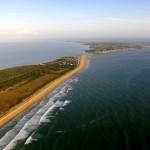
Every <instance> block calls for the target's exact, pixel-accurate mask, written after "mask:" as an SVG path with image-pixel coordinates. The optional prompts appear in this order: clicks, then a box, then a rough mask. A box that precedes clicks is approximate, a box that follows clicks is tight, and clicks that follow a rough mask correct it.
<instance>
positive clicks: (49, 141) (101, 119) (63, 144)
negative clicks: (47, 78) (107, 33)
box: [0, 49, 150, 150]
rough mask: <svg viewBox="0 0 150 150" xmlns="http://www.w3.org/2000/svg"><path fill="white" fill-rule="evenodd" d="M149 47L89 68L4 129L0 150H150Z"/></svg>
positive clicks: (93, 60) (98, 60) (93, 59)
mask: <svg viewBox="0 0 150 150" xmlns="http://www.w3.org/2000/svg"><path fill="white" fill-rule="evenodd" d="M149 133H150V49H143V50H133V51H116V52H111V53H106V54H103V55H90V56H89V58H88V62H87V66H86V67H85V68H84V69H83V70H82V71H80V72H79V73H77V74H76V75H74V76H73V77H71V78H70V79H68V80H67V81H65V82H63V83H62V84H61V85H60V86H58V87H57V88H56V89H54V90H53V91H51V92H50V93H49V94H48V95H46V96H45V97H44V98H43V99H42V101H40V102H39V103H37V104H35V105H34V106H32V107H31V108H29V109H28V110H27V111H26V112H24V113H23V114H21V115H20V116H18V117H16V118H15V119H14V120H12V121H11V122H9V123H8V124H7V125H5V126H4V127H3V128H1V129H0V138H1V139H0V146H1V147H0V149H4V150H9V149H15V150H31V149H32V150H101V149H102V150H107V149H108V150H112V149H114V150H137V149H140V150H141V149H142V150H143V149H144V150H148V149H150V144H149V139H150V134H149Z"/></svg>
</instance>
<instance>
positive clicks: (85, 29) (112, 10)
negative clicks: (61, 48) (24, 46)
mask: <svg viewBox="0 0 150 150" xmlns="http://www.w3.org/2000/svg"><path fill="white" fill-rule="evenodd" d="M113 37H115V38H150V0H0V40H1V41H3V40H4V41H5V40H6V41H9V40H20V39H57V38H58V39H59V38H62V39H63V38H64V39H73V38H76V39H77V38H83V39H84V38H91V39H92V38H113Z"/></svg>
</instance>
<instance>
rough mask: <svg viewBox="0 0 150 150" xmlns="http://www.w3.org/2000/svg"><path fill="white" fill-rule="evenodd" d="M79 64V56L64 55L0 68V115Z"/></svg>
mask: <svg viewBox="0 0 150 150" xmlns="http://www.w3.org/2000/svg"><path fill="white" fill-rule="evenodd" d="M77 65H78V58H77V57H63V58H60V59H57V60H54V61H50V62H46V63H42V64H38V65H29V66H20V67H15V68H9V69H3V70H0V116H1V115H3V114H4V113H6V112H7V111H8V110H10V109H11V108H12V107H14V106H15V105H16V104H18V103H20V102H22V101H23V100H24V99H25V98H27V97H29V96H30V95H32V94H33V93H34V92H36V91H37V90H38V89H40V88H41V87H43V86H44V85H46V84H47V83H49V82H51V81H53V80H55V79H56V78H58V77H60V76H61V75H63V74H65V73H67V72H68V71H70V70H72V69H74V68H75V67H76V66H77Z"/></svg>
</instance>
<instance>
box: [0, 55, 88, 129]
mask: <svg viewBox="0 0 150 150" xmlns="http://www.w3.org/2000/svg"><path fill="white" fill-rule="evenodd" d="M87 56H88V54H87V53H85V54H82V55H80V56H78V58H79V60H80V62H79V64H78V66H77V67H76V68H75V69H73V70H71V71H69V72H67V73H66V74H64V75H62V76H61V77H59V78H57V79H55V80H54V81H52V82H50V83H48V84H46V85H45V86H44V87H42V88H41V89H39V90H38V91H36V92H35V93H34V94H33V95H31V96H29V97H28V98H26V99H25V100H24V101H23V102H21V103H20V104H18V105H16V106H15V107H13V108H12V109H11V110H10V111H8V112H7V113H6V114H5V115H3V116H2V117H0V127H2V126H3V125H5V124H6V123H7V122H9V121H10V120H12V119H13V118H15V117H16V116H18V115H19V114H20V113H22V112H23V111H25V110H26V109H28V108H29V107H30V106H32V105H33V104H35V103H36V102H38V101H40V100H41V98H42V97H43V96H45V95H46V94H47V93H48V92H50V91H51V90H53V89H54V88H55V87H56V86H58V85H59V84H60V83H62V82H63V81H65V80H67V79H68V78H69V77H71V76H72V75H74V74H75V73H77V72H78V71H80V70H81V69H82V68H83V67H84V66H85V64H86V59H87Z"/></svg>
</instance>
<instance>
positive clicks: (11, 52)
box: [0, 40, 88, 69]
mask: <svg viewBox="0 0 150 150" xmlns="http://www.w3.org/2000/svg"><path fill="white" fill-rule="evenodd" d="M86 49H88V46H87V45H81V44H80V43H73V42H65V41H56V40H41V41H34V42H33V41H31V42H10V43H0V69H2V68H10V67H15V66H21V65H30V64H37V63H42V62H45V61H49V60H54V59H56V58H59V57H63V56H72V55H80V54H83V53H84V52H85V50H86Z"/></svg>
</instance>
